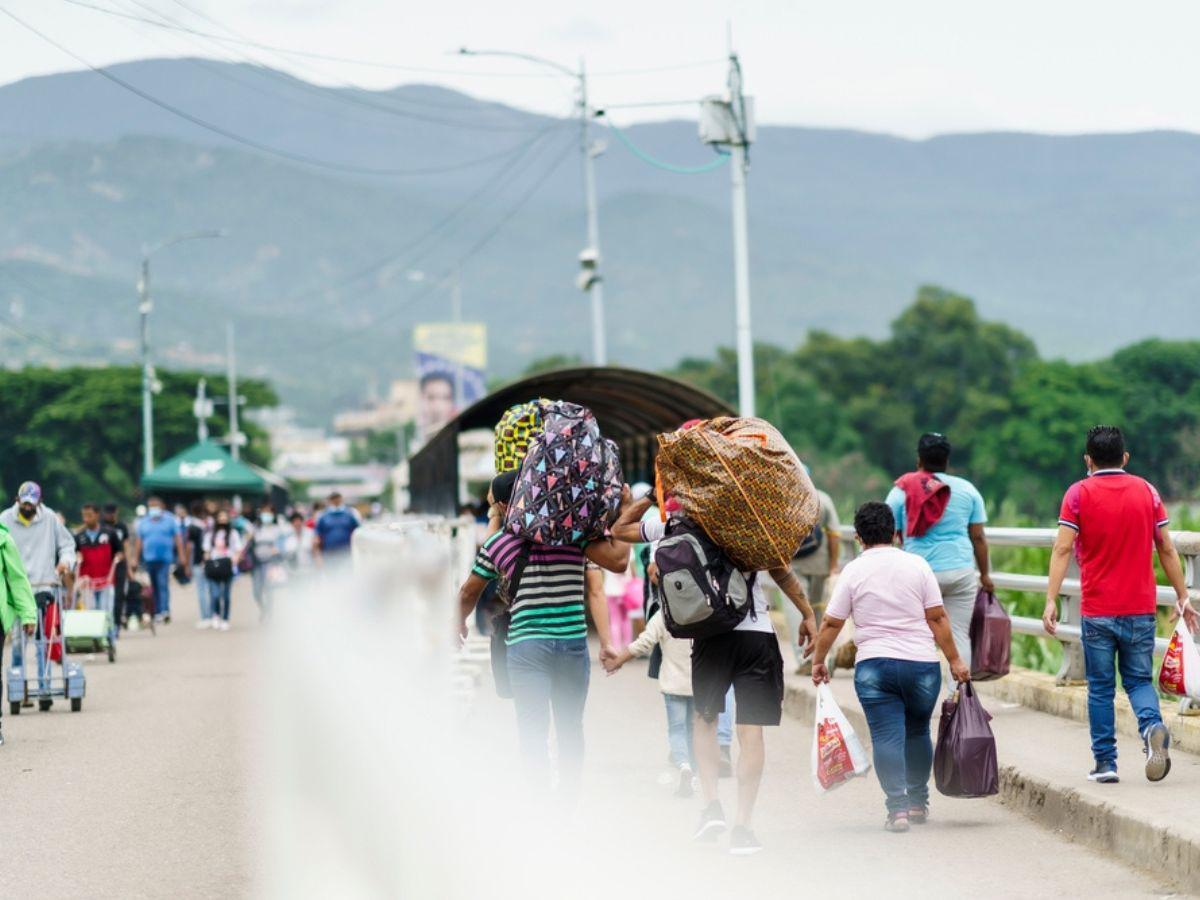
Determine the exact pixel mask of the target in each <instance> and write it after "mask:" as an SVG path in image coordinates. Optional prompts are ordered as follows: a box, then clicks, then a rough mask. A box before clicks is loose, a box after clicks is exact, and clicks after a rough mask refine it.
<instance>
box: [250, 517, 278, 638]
mask: <svg viewBox="0 0 1200 900" xmlns="http://www.w3.org/2000/svg"><path fill="white" fill-rule="evenodd" d="M285 537H286V534H285V532H284V527H283V525H282V524H281V523H280V522H279V520H278V519H277V518H276V516H275V507H273V506H272V505H271V504H270V503H266V504H263V507H262V509H260V510H259V511H258V521H257V522H256V523H255V525H254V534H253V537H252V538H251V543H252V547H253V553H254V562H255V566H254V568H253V569H251V570H250V577H251V584H252V585H253V587H254V602H255V603H257V604H258V618H259V621H260V622H265V621H266V620H267V619H268V618H270V616H271V592H272V589H273V587H274V585H275V584H276V583H277V582H278V580H279V578H280V573H281V572H282V569H281V566H282V564H283V548H284V540H285Z"/></svg>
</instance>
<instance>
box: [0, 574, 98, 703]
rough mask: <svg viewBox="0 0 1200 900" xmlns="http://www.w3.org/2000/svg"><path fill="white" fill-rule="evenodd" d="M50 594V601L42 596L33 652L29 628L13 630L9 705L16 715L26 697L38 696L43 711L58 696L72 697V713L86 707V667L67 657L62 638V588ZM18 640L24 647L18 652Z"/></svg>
mask: <svg viewBox="0 0 1200 900" xmlns="http://www.w3.org/2000/svg"><path fill="white" fill-rule="evenodd" d="M49 597H50V599H49V601H47V602H43V601H42V595H39V597H38V623H37V631H36V632H35V637H34V638H33V641H32V644H33V647H32V650H33V653H32V654H31V653H30V652H29V651H30V649H31V648H30V641H29V640H28V638H27V636H26V634H25V629H24V628H14V629H13V651H14V653H13V664H12V665H11V666H10V667H9V669H8V708H9V712H11V713H12V714H13V715H14V716H17V715H20V714H21V705H22V704H23V703H24V702H25V698H26V697H29V698H33V697H36V698H37V701H38V709H39V710H41V711H42V712H46V711H47V710H48V709H50V705H51V703H52V702H53V698H54V697H63V698H65V699H67V700H69V701H70V702H71V712H79V711H80V710H81V709H82V708H83V695H84V693H85V681H84V676H83V666H82V665H80V664H79V663H77V662H72V661H69V660H68V659H67V657H66V653H65V650H66V647H65V646H64V644H63V639H62V614H63V592H62V589H61V588H58V589H56V590H55V591H54V592H53V593H52V594H50V595H49ZM51 611H52V612H51ZM48 614H49V618H50V619H51V623H52V624H53V625H54V627H53V628H52V629H50V630H51V632H52V633H50V634H47V633H46V631H47V629H46V621H47V618H48ZM18 642H19V643H20V648H21V649H20V652H19V653H17V652H16V650H17V645H18ZM56 647H57V650H58V657H59V662H57V663H56V662H55V660H54V655H55V654H54V651H55V648H56ZM18 656H19V657H20V660H19V661H18V660H17V657H18ZM56 666H57V668H58V672H59V674H57V675H55V672H54V670H55V667H56ZM31 669H32V670H33V671H32V673H31V672H30V670H31Z"/></svg>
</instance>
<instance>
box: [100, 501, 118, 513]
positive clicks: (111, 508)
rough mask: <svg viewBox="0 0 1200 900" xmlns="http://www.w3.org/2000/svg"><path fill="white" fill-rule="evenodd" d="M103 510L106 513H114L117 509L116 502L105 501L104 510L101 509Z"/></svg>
mask: <svg viewBox="0 0 1200 900" xmlns="http://www.w3.org/2000/svg"><path fill="white" fill-rule="evenodd" d="M103 511H104V512H105V513H106V514H108V513H114V514H115V513H116V511H117V504H115V503H105V504H104V510H103Z"/></svg>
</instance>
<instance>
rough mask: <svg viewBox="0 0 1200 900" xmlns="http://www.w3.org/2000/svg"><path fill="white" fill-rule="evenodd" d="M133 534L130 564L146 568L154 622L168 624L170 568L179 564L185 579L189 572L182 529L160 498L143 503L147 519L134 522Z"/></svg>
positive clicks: (169, 616)
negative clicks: (152, 600)
mask: <svg viewBox="0 0 1200 900" xmlns="http://www.w3.org/2000/svg"><path fill="white" fill-rule="evenodd" d="M133 532H134V537H133V560H134V562H135V564H136V565H144V566H145V567H146V574H147V575H149V576H150V584H151V586H152V587H153V588H154V619H155V621H157V622H165V623H169V622H170V621H171V566H172V564H174V563H175V561H176V560H178V562H179V565H181V566H183V570H184V574H185V575H189V576H190V575H191V572H192V567H191V562H190V557H189V556H188V553H187V549H186V548H185V547H184V545H183V536H184V528H183V525H182V523H180V521H179V520H178V519H177V518H175V515H174V513H169V512H167V510H166V507H165V506H164V505H163V501H162V498H161V497H151V498H150V499H149V500H147V501H146V515H144V516H143V517H142V518H140V519H138V520H137V522H136V523H135V524H134V529H133ZM145 618H146V616H145V615H143V619H145ZM144 624H149V622H145V623H144Z"/></svg>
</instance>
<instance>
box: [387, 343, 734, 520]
mask: <svg viewBox="0 0 1200 900" xmlns="http://www.w3.org/2000/svg"><path fill="white" fill-rule="evenodd" d="M538 397H547V398H549V399H551V400H569V401H571V402H572V403H579V404H581V405H583V406H586V407H588V408H589V409H591V411H592V412H593V413H595V414H596V420H597V421H598V422H599V424H600V430H601V431H602V432H603V433H604V436H605V437H607V438H611V439H612V440H613V441H615V442H616V444H617V446H618V447H620V448H621V464H622V466H623V468H624V470H625V478H626V480H627V481H636V480H644V481H649V480H651V479H652V477H653V472H654V456H655V454H656V453H657V451H658V442H657V441H656V440H654V436H655V435H656V434H660V433H661V432H664V431H672V430H674V429H676V428H678V427H679V425H680V424H681V423H682V422H685V421H687V420H688V419H711V418H713V417H715V416H731V415H734V412H733V410H732V409H730V408H729V406H728V404H726V403H725V402H724V401H722V400H720V399H718V398H717V397H714V396H713V395H712V394H710V393H708V392H707V391H702V390H700V389H699V388H695V387H692V386H691V385H690V384H684V383H683V382H681V381H676V380H675V379H674V378H667V377H665V376H663V375H656V374H654V373H653V372H642V371H639V370H637V369H622V368H616V367H612V366H606V367H591V366H588V367H581V368H575V369H559V370H557V371H553V372H544V373H541V374H539V375H533V376H531V377H529V378H525V379H523V380H521V381H518V382H515V383H513V384H509V385H505V386H504V387H502V388H501V389H500V390H498V391H496V392H494V393H492V394H489V395H488V396H486V397H484V398H483V399H482V400H480V401H479V402H478V403H476V404H475V405H473V406H471V407H470V408H468V409H466V410H464V411H463V412H461V413H460V414H459V415H458V417H457V418H455V419H454V420H452V421H451V422H449V423H448V424H447V425H446V426H445V427H444V428H442V430H441V431H439V432H438V433H437V434H435V435H434V436H433V437H432V438H431V439H430V441H429V443H427V444H426V445H425V446H424V447H422V448H421V450H420V451H419V452H418V453H416V454H415V455H414V456H413V457H412V459H410V460H409V494H410V496H411V498H412V500H411V503H412V508H413V510H414V511H416V512H422V513H440V514H443V515H452V514H453V513H454V512H455V510H456V509H457V506H458V436H459V434H460V433H461V432H464V431H470V430H472V429H476V428H487V429H489V430H490V429H492V428H495V426H496V423H497V422H498V421H499V420H500V417H501V416H502V415H504V411H505V410H507V409H508V408H509V407H510V406H513V405H515V404H517V403H524V402H526V401H528V400H534V399H537V398H538Z"/></svg>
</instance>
